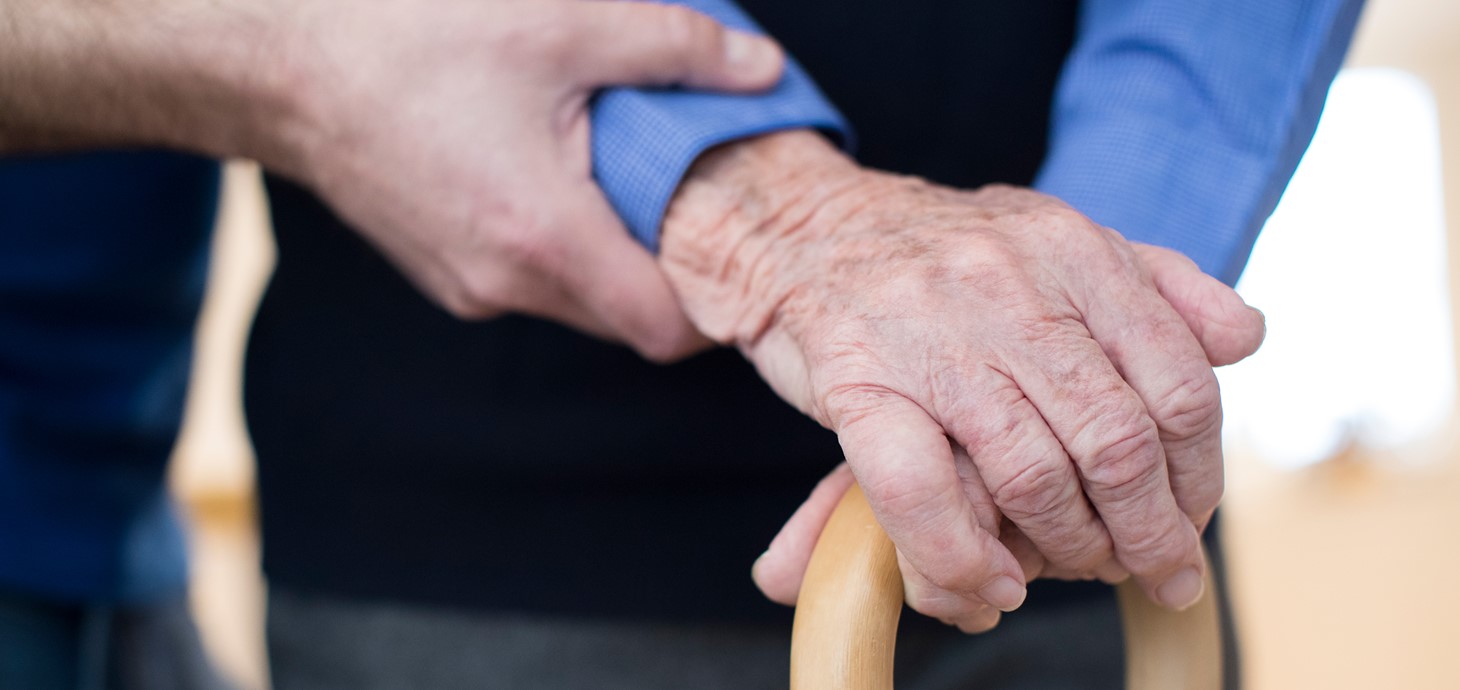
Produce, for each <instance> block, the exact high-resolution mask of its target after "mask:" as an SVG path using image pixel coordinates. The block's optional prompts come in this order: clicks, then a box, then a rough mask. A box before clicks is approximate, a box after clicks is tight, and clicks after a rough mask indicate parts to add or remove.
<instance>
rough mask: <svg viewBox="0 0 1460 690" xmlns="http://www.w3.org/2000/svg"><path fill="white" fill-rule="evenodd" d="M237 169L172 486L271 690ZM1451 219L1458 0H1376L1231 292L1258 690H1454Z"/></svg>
mask: <svg viewBox="0 0 1460 690" xmlns="http://www.w3.org/2000/svg"><path fill="white" fill-rule="evenodd" d="M1447 172H1448V173H1449V174H1448V175H1446V174H1445V173H1447ZM225 186H226V193H225V202H224V208H223V212H222V215H221V218H220V224H219V228H218V232H217V235H216V237H215V239H214V272H213V274H212V276H211V278H210V280H211V282H210V286H209V297H208V301H207V304H206V306H205V308H204V314H203V317H202V323H201V329H200V335H199V353H198V359H197V366H196V369H195V372H194V376H193V383H192V391H191V397H190V399H189V404H188V410H187V422H186V425H185V429H184V432H183V435H182V437H181V438H180V440H179V443H178V445H177V449H176V453H175V462H174V464H173V476H172V480H173V482H172V483H173V487H174V490H175V491H176V493H177V494H178V495H179V496H180V498H181V499H182V502H183V504H184V505H185V506H186V507H187V509H188V511H189V512H190V514H191V515H192V516H193V518H194V520H193V532H192V533H193V540H192V541H193V553H194V557H195V558H194V566H193V590H192V599H193V604H194V608H195V609H196V612H197V615H198V618H199V625H200V627H201V628H202V630H203V634H204V637H205V642H206V644H207V646H208V648H209V650H210V651H211V652H212V653H213V654H214V656H215V657H216V658H217V659H218V661H219V663H220V665H221V666H222V667H223V668H224V670H225V672H226V673H228V674H229V675H231V676H233V677H234V678H235V679H237V680H238V681H239V682H240V683H241V684H242V685H244V686H245V687H247V688H252V689H259V688H264V687H266V674H265V671H264V669H265V658H264V652H263V644H262V637H261V635H262V633H261V630H262V602H263V583H262V581H261V578H260V577H259V574H258V538H257V534H256V532H255V529H254V516H253V507H252V506H253V469H252V461H253V458H252V453H251V451H250V449H249V445H248V440H247V436H246V434H245V432H244V426H243V420H242V413H241V411H240V409H239V394H240V385H239V380H240V377H239V370H240V366H241V362H242V352H243V345H244V340H245V337H246V332H247V327H248V321H249V319H250V318H251V315H252V311H253V308H254V305H255V303H256V301H257V299H258V295H259V293H260V291H261V289H262V286H263V284H264V281H265V280H266V278H267V275H268V271H269V268H270V266H271V264H272V260H273V254H272V246H271V244H270V240H269V237H268V231H267V213H266V210H265V199H264V195H263V192H262V188H261V186H260V182H259V178H258V170H257V168H256V167H254V166H252V165H251V164H247V163H234V164H230V166H229V169H228V172H227V174H226V176H225ZM1456 232H1460V2H1456V1H1455V0H1371V1H1370V2H1369V5H1368V8H1367V10H1366V12H1365V15H1364V17H1363V19H1362V21H1361V23H1360V26H1359V34H1358V38H1357V40H1356V43H1355V46H1354V51H1353V53H1352V55H1351V56H1350V59H1349V67H1348V69H1347V70H1346V71H1345V74H1344V75H1343V76H1342V77H1341V78H1340V82H1339V84H1338V86H1337V87H1335V90H1334V95H1333V98H1332V100H1331V102H1330V109H1329V111H1328V112H1327V113H1326V114H1325V117H1324V123H1323V124H1322V125H1321V127H1320V131H1319V135H1318V137H1317V139H1316V140H1315V144H1314V147H1313V149H1312V151H1310V154H1309V156H1308V157H1307V158H1306V159H1305V161H1304V164H1303V166H1302V168H1301V169H1300V171H1299V174H1298V177H1297V178H1296V179H1295V180H1294V183H1293V185H1292V188H1291V189H1290V192H1289V194H1288V195H1287V196H1286V197H1285V198H1284V201H1283V204H1282V206H1281V207H1280V209H1279V211H1278V213H1277V214H1275V215H1274V219H1273V221H1272V223H1271V224H1270V225H1269V227H1268V229H1267V231H1266V232H1265V233H1264V237H1263V239H1262V240H1261V241H1260V242H1259V244H1258V247H1257V249H1256V251H1255V253H1254V257H1253V263H1252V265H1251V267H1250V269H1249V271H1248V273H1247V274H1246V276H1244V279H1243V283H1242V284H1241V285H1240V286H1239V289H1240V290H1242V292H1243V293H1244V295H1246V296H1247V297H1248V299H1249V301H1251V302H1253V303H1254V304H1255V305H1256V306H1258V307H1260V308H1263V309H1264V310H1265V311H1266V312H1267V314H1268V330H1269V342H1268V345H1267V346H1266V347H1265V348H1264V350H1263V351H1262V352H1261V353H1259V354H1258V355H1257V356H1256V357H1254V358H1253V359H1252V360H1249V361H1248V362H1245V363H1243V364H1241V365H1239V366H1237V367H1233V368H1231V369H1230V370H1228V371H1224V372H1223V373H1222V382H1223V387H1224V398H1225V400H1226V406H1227V408H1228V418H1229V422H1228V494H1227V496H1228V498H1227V501H1226V504H1225V506H1226V517H1227V531H1226V540H1227V543H1228V546H1229V558H1230V560H1231V570H1232V576H1233V581H1234V588H1235V603H1236V607H1237V612H1238V618H1239V626H1240V628H1241V634H1242V638H1243V654H1244V656H1245V661H1246V667H1245V674H1246V678H1245V680H1246V682H1247V685H1246V687H1249V688H1253V689H1255V690H1270V689H1291V688H1329V689H1344V688H1460V664H1457V663H1455V662H1454V660H1453V659H1454V655H1455V647H1456V646H1457V645H1460V587H1457V586H1456V584H1455V581H1454V576H1453V575H1452V573H1455V572H1457V571H1460V434H1457V432H1456V429H1457V428H1460V426H1457V424H1456V423H1455V422H1456V421H1457V411H1456V406H1455V389H1456V380H1455V377H1456V374H1455V372H1456V370H1457V369H1460V366H1457V359H1456V358H1457V352H1456V349H1455V347H1454V346H1453V343H1454V342H1456V341H1457V337H1456V335H1457V334H1456V332H1455V328H1456V324H1457V323H1460V319H1457V318H1455V312H1454V305H1456V304H1460V292H1457V291H1460V281H1457V279H1456V271H1455V270H1454V268H1453V267H1455V266H1457V265H1460V262H1457V260H1460V241H1457V238H1456V235H1455V233H1456ZM341 471H348V469H347V468H341Z"/></svg>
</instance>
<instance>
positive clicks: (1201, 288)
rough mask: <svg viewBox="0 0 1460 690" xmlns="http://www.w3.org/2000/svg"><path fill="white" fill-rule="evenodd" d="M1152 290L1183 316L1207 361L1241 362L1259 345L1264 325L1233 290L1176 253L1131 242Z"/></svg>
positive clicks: (1258, 316)
mask: <svg viewBox="0 0 1460 690" xmlns="http://www.w3.org/2000/svg"><path fill="white" fill-rule="evenodd" d="M1131 249H1132V250H1134V251H1135V253H1136V255H1137V256H1139V257H1140V258H1141V262H1142V263H1144V264H1145V266H1146V270H1147V271H1149V272H1150V274H1151V279H1152V281H1154V282H1155V284H1156V289H1157V290H1159V291H1160V292H1161V296H1162V297H1164V298H1166V301H1167V302H1169V303H1170V304H1171V307H1172V308H1174V309H1175V310H1176V313H1177V314H1180V315H1181V317H1182V319H1184V320H1185V321H1186V325H1187V327H1189V328H1190V329H1191V333H1192V335H1195V336H1196V339H1197V341H1198V342H1200V343H1201V347H1202V349H1203V350H1205V351H1206V354H1207V360H1208V361H1210V362H1211V364H1212V366H1215V367H1220V366H1226V365H1228V364H1234V363H1236V362H1240V361H1242V360H1243V359H1246V358H1247V357H1249V356H1251V355H1252V353H1254V352H1256V351H1257V348H1258V347H1259V346H1261V345H1262V339H1263V336H1264V335H1266V332H1267V331H1266V324H1265V322H1264V319H1263V316H1262V312H1260V311H1258V310H1256V309H1254V308H1252V307H1250V306H1248V305H1247V303H1246V302H1244V301H1243V300H1242V297H1241V296H1240V295H1238V294H1237V292H1236V291H1235V290H1233V289H1232V288H1229V287H1227V286H1226V285H1225V284H1223V283H1222V282H1221V281H1219V280H1217V279H1216V278H1213V277H1211V276H1209V275H1207V274H1205V273H1202V271H1201V269H1200V268H1198V267H1197V265H1196V263H1195V262H1193V261H1192V260H1191V259H1188V258H1187V257H1186V256H1185V255H1183V254H1181V253H1180V252H1177V251H1173V250H1170V249H1166V248H1165V247H1156V246H1152V245H1149V244H1141V243H1139V242H1132V243H1131Z"/></svg>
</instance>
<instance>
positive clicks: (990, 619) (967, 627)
mask: <svg viewBox="0 0 1460 690" xmlns="http://www.w3.org/2000/svg"><path fill="white" fill-rule="evenodd" d="M897 566H898V569H899V570H901V571H902V592H903V599H904V601H906V602H907V605H908V606H909V607H911V608H912V609H913V610H914V611H917V612H918V613H921V614H923V615H925V616H929V617H932V618H936V619H938V620H940V621H942V622H943V623H945V624H947V625H951V626H954V627H956V628H958V629H959V630H961V631H963V632H966V633H970V634H976V633H981V632H988V631H989V630H992V629H993V628H994V627H995V626H997V625H998V624H999V619H1000V617H1001V616H1000V612H999V610H998V609H996V608H994V607H992V606H989V605H988V604H986V603H984V602H982V601H979V600H977V599H969V598H967V597H961V596H958V595H957V594H955V593H953V592H950V591H948V590H946V589H944V588H942V587H939V586H938V585H936V584H933V582H932V581H931V580H929V579H928V578H926V577H924V576H923V574H922V573H920V572H918V569H917V568H916V567H915V566H913V565H912V563H911V562H909V561H908V560H907V557H906V556H904V555H903V553H902V552H901V551H898V553H897Z"/></svg>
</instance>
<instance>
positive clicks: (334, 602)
mask: <svg viewBox="0 0 1460 690" xmlns="http://www.w3.org/2000/svg"><path fill="white" fill-rule="evenodd" d="M909 615H914V614H909ZM908 627H909V626H904V629H903V631H902V634H901V635H900V636H899V639H898V643H897V687H898V690H941V689H945V688H947V689H952V688H983V689H986V690H991V689H1008V690H1056V689H1067V688H1068V689H1079V690H1090V689H1095V690H1098V689H1101V688H1110V689H1112V690H1114V689H1117V688H1121V687H1123V683H1124V679H1123V674H1124V660H1123V658H1122V654H1123V650H1122V643H1121V633H1120V622H1119V613H1118V611H1117V609H1116V606H1115V602H1114V598H1113V597H1111V598H1108V599H1101V600H1099V601H1093V602H1086V603H1080V604H1077V605H1073V606H1066V607H1061V608H1059V609H1058V610H1051V611H1035V612H1028V613H1026V612H1015V613H1013V614H1010V615H1007V616H1005V617H1004V622H1003V623H1001V624H1000V626H999V627H998V628H997V629H996V630H994V631H993V632H990V633H987V634H984V635H980V636H973V637H969V636H963V635H959V634H957V633H956V632H954V631H951V630H949V631H947V632H944V631H943V630H942V629H919V630H909V629H908ZM268 636H269V656H270V659H271V664H272V667H273V678H274V689H275V690H387V689H389V690H396V689H399V688H409V689H411V690H456V689H463V690H464V689H466V688H472V689H473V690H476V689H480V688H554V689H557V688H562V689H565V690H573V689H577V688H583V689H585V690H586V689H589V688H592V689H594V690H617V689H620V688H622V689H624V690H628V689H634V690H656V689H659V688H665V689H668V688H675V689H684V688H691V689H694V690H718V689H720V688H724V689H726V690H729V689H731V688H733V689H735V690H750V689H755V688H785V687H786V685H787V682H788V679H789V677H790V629H789V627H783V626H774V627H735V626H725V627H718V628H707V627H695V626H690V625H673V624H650V623H624V622H602V621H597V622H595V621H585V620H564V619H547V618H536V617H521V616H508V615H479V614H464V613H460V612H451V611H444V610H434V609H425V608H420V607H413V606H405V605H399V604H389V603H374V602H358V601H346V600H338V599H331V598H327V597H321V596H318V595H311V594H304V593H300V592H291V591H288V590H287V589H281V588H278V587H275V588H273V589H272V590H271V593H270V597H269V609H268Z"/></svg>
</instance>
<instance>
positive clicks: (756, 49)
mask: <svg viewBox="0 0 1460 690" xmlns="http://www.w3.org/2000/svg"><path fill="white" fill-rule="evenodd" d="M775 57H776V50H775V48H773V47H772V44H771V42H770V41H769V40H767V39H765V38H762V37H760V36H755V35H752V34H747V33H744V32H742V31H727V32H726V33H725V62H726V63H727V64H728V65H729V66H730V69H733V70H735V71H738V72H739V71H757V70H762V69H765V68H767V67H769V66H770V65H769V63H770V62H772V61H773V60H775Z"/></svg>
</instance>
